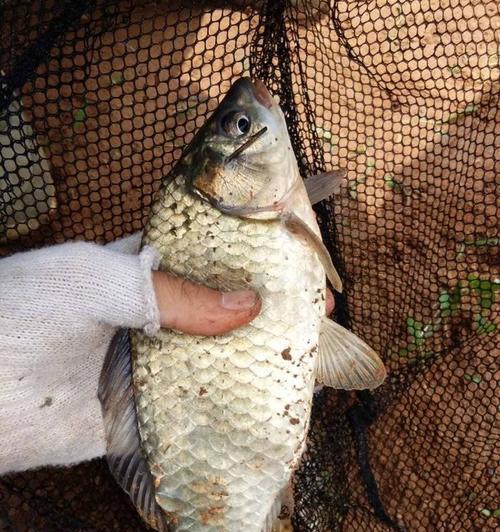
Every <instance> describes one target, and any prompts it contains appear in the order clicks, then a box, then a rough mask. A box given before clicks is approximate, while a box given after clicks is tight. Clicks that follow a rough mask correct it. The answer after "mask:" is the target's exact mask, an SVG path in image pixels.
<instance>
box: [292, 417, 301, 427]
mask: <svg viewBox="0 0 500 532" xmlns="http://www.w3.org/2000/svg"><path fill="white" fill-rule="evenodd" d="M290 423H291V424H292V425H298V424H299V423H300V419H298V418H296V417H291V418H290Z"/></svg>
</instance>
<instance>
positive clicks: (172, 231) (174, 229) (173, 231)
mask: <svg viewBox="0 0 500 532" xmlns="http://www.w3.org/2000/svg"><path fill="white" fill-rule="evenodd" d="M170 232H171V233H172V234H173V235H174V236H177V229H176V228H175V227H172V229H170Z"/></svg>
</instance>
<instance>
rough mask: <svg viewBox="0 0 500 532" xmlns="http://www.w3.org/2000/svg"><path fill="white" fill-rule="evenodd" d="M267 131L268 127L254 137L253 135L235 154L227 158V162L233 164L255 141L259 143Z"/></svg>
mask: <svg viewBox="0 0 500 532" xmlns="http://www.w3.org/2000/svg"><path fill="white" fill-rule="evenodd" d="M266 131H267V127H265V126H264V127H263V128H262V129H261V130H260V131H257V133H255V134H254V135H252V136H251V137H250V138H249V139H248V140H247V141H246V142H244V143H243V144H242V145H241V146H240V147H239V148H236V150H234V151H233V153H232V154H231V155H230V156H229V157H228V158H227V162H228V163H229V162H231V161H233V160H234V159H236V157H238V155H241V153H242V152H243V151H245V150H246V149H247V148H248V147H250V146H251V145H252V144H253V143H254V142H255V141H257V140H258V139H259V138H260V137H262V135H263V134H264V133H265V132H266Z"/></svg>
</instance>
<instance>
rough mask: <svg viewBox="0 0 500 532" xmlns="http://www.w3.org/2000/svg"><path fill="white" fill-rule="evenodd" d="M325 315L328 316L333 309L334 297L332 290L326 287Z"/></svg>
mask: <svg viewBox="0 0 500 532" xmlns="http://www.w3.org/2000/svg"><path fill="white" fill-rule="evenodd" d="M325 306H326V315H327V316H329V315H330V314H331V313H332V312H333V309H334V308H335V299H334V297H333V293H332V291H331V290H330V289H329V288H327V289H326V305H325Z"/></svg>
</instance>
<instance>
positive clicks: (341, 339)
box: [316, 317, 386, 390]
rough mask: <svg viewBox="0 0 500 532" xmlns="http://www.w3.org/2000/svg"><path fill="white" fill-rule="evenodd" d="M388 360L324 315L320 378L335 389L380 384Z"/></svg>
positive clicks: (317, 376) (320, 344)
mask: <svg viewBox="0 0 500 532" xmlns="http://www.w3.org/2000/svg"><path fill="white" fill-rule="evenodd" d="M385 377H386V370H385V367H384V363H383V362H382V360H381V359H380V358H379V356H378V355H377V353H375V351H374V350H373V349H372V348H371V347H370V346H369V345H367V344H366V343H365V342H364V341H363V340H361V338H359V337H358V336H356V335H355V334H354V333H352V332H351V331H348V330H347V329H345V328H344V327H342V326H341V325H339V324H338V323H335V322H334V321H332V320H330V319H328V318H327V317H324V318H323V319H322V321H321V330H320V335H319V353H318V365H317V369H316V380H317V381H318V382H320V383H322V384H325V385H326V386H330V387H332V388H340V389H343V390H364V389H373V388H376V387H377V386H380V385H381V384H382V383H383V382H384V379H385Z"/></svg>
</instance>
